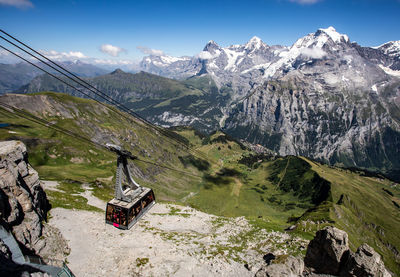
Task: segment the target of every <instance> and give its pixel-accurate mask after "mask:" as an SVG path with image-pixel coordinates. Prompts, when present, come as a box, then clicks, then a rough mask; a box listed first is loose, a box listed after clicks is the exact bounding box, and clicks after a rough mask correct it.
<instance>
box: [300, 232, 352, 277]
mask: <svg viewBox="0 0 400 277" xmlns="http://www.w3.org/2000/svg"><path fill="white" fill-rule="evenodd" d="M348 254H349V240H348V236H347V233H346V232H345V231H342V230H339V229H337V228H336V227H332V226H329V227H325V228H324V229H322V230H319V231H318V232H317V233H316V235H315V237H314V239H313V240H312V241H311V242H310V243H309V245H308V247H307V252H306V257H305V258H304V262H305V265H306V266H307V267H310V268H312V269H313V270H314V271H315V272H316V273H322V274H331V275H338V274H339V272H340V266H341V263H342V259H345V258H346V257H347V256H348Z"/></svg>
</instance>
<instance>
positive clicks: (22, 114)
mask: <svg viewBox="0 0 400 277" xmlns="http://www.w3.org/2000/svg"><path fill="white" fill-rule="evenodd" d="M0 106H3V111H5V112H6V113H9V114H13V115H16V116H19V117H21V118H24V119H26V120H28V121H31V122H34V123H36V124H39V125H42V126H44V127H47V128H49V129H53V130H55V131H58V132H60V133H63V134H65V135H68V136H70V137H73V138H75V139H76V138H77V139H80V140H82V141H84V142H86V143H89V144H92V145H94V146H96V147H98V148H102V149H104V150H107V151H108V148H107V147H106V146H105V145H103V144H101V143H98V142H95V141H92V140H90V139H88V138H86V137H84V136H82V135H80V134H77V133H75V132H72V131H70V130H67V129H65V128H62V127H60V126H57V125H54V124H53V123H51V122H49V121H47V120H45V119H43V118H40V117H37V116H35V115H33V114H30V113H28V112H26V111H24V110H21V109H18V108H16V107H14V106H11V105H8V104H6V103H2V102H0ZM9 109H10V110H13V111H14V112H10V111H9ZM3 111H1V110H0V113H3ZM135 160H137V161H140V162H143V163H147V164H151V165H154V166H158V167H161V168H165V169H169V170H173V171H176V172H179V173H182V174H185V175H189V176H192V177H198V178H203V176H201V175H197V174H194V173H189V172H186V171H183V170H179V169H176V168H173V167H170V166H166V165H162V164H159V163H155V162H152V161H148V160H144V159H141V158H139V157H136V159H135Z"/></svg>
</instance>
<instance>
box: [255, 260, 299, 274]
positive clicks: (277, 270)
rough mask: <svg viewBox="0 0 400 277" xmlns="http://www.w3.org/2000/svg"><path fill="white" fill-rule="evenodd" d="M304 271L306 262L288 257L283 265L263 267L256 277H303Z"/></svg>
mask: <svg viewBox="0 0 400 277" xmlns="http://www.w3.org/2000/svg"><path fill="white" fill-rule="evenodd" d="M303 270H304V262H303V260H302V259H300V258H295V257H292V256H289V257H287V259H286V260H285V262H284V263H283V264H273V263H272V264H270V265H266V266H263V267H261V268H260V269H259V270H258V271H257V273H256V275H255V276H256V277H261V276H267V277H275V276H282V277H295V276H302V274H303Z"/></svg>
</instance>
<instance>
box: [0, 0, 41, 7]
mask: <svg viewBox="0 0 400 277" xmlns="http://www.w3.org/2000/svg"><path fill="white" fill-rule="evenodd" d="M0 5H4V6H13V7H16V8H19V9H27V8H33V4H32V2H31V1H29V0H0Z"/></svg>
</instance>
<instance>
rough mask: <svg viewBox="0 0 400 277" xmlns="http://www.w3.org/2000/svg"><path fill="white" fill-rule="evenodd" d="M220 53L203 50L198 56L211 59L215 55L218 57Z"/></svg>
mask: <svg viewBox="0 0 400 277" xmlns="http://www.w3.org/2000/svg"><path fill="white" fill-rule="evenodd" d="M218 55H219V52H218V51H217V52H216V53H215V54H214V55H213V54H211V53H210V52H208V51H201V52H200V53H199V54H197V55H196V58H199V59H202V60H210V59H212V58H214V57H217V56H218Z"/></svg>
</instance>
